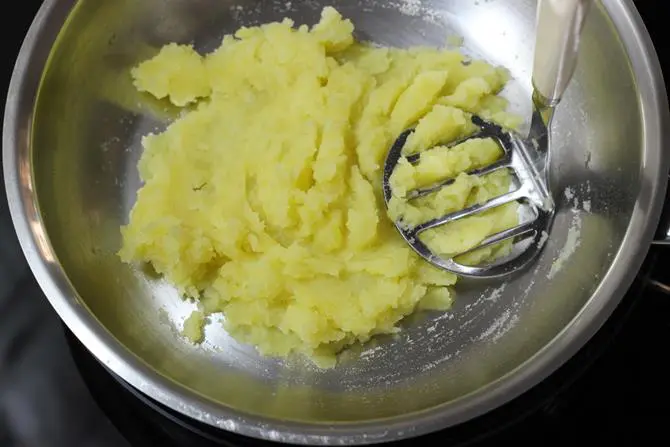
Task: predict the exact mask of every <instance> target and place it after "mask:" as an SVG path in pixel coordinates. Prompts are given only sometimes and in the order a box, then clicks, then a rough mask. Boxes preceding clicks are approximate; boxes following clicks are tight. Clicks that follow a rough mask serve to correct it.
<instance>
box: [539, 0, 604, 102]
mask: <svg viewBox="0 0 670 447" xmlns="http://www.w3.org/2000/svg"><path fill="white" fill-rule="evenodd" d="M593 1H594V0H539V1H538V7H537V26H536V30H537V33H536V38H535V49H534V54H535V56H534V58H533V76H532V80H533V86H534V87H535V90H536V91H537V92H538V94H539V96H540V97H542V99H543V102H545V103H546V104H548V105H556V104H557V103H558V102H559V101H560V100H561V98H562V97H563V93H565V89H566V88H568V84H569V83H570V80H571V79H572V75H573V73H574V71H575V67H576V66H577V59H578V54H579V41H580V38H581V32H582V28H583V27H584V21H585V20H586V15H587V13H588V11H589V10H590V9H591V3H593Z"/></svg>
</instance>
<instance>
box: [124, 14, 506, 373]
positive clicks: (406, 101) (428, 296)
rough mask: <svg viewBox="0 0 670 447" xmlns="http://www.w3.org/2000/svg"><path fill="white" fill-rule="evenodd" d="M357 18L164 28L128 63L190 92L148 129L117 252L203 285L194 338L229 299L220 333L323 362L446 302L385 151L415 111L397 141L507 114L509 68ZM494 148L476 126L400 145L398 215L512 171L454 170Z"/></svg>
mask: <svg viewBox="0 0 670 447" xmlns="http://www.w3.org/2000/svg"><path fill="white" fill-rule="evenodd" d="M353 29H354V27H353V25H352V23H351V22H350V21H349V20H344V19H343V18H342V17H341V16H340V14H339V13H338V12H337V11H335V10H334V9H333V8H325V9H324V10H323V13H322V17H321V21H320V22H319V23H318V24H317V25H315V26H314V27H312V28H308V27H307V26H305V25H302V26H300V27H299V28H297V29H296V28H294V27H293V23H292V22H291V21H290V20H288V19H286V20H284V21H283V22H281V23H270V24H267V25H263V26H260V27H252V28H242V29H240V30H239V31H237V32H236V33H235V35H234V36H233V35H229V36H226V37H225V38H224V39H223V43H222V45H221V47H220V48H219V49H217V50H216V51H214V52H213V53H211V54H208V55H206V56H201V55H199V54H197V53H196V52H195V51H194V50H193V49H192V48H191V47H189V46H183V45H175V44H171V45H168V46H166V47H164V48H163V49H161V50H160V52H159V53H158V54H157V55H156V56H155V57H154V58H153V59H151V60H149V61H146V62H144V63H142V64H140V65H139V66H137V67H136V68H134V69H133V71H132V76H133V79H134V83H135V86H136V87H137V89H138V90H140V91H144V92H148V93H149V94H151V95H153V96H155V97H157V98H168V99H169V100H170V101H171V102H172V103H174V104H175V105H178V106H185V105H190V107H191V109H190V110H189V111H188V112H187V113H185V114H184V116H183V117H182V118H180V119H178V120H177V121H175V122H174V123H172V124H171V125H170V126H169V127H168V128H167V130H165V131H164V132H162V133H159V134H150V135H147V136H146V137H145V138H144V139H143V146H144V153H143V156H142V159H141V161H140V163H139V172H140V175H141V178H142V180H143V181H144V185H143V187H142V188H141V189H140V191H139V192H138V195H137V202H136V204H135V206H134V207H133V210H132V212H131V215H130V221H129V224H128V225H127V226H125V227H123V228H122V235H123V247H122V249H121V251H120V256H121V258H122V259H123V260H124V261H125V262H129V263H130V262H148V263H151V264H152V265H153V267H154V269H155V270H156V271H157V272H159V273H160V274H162V275H164V276H165V277H166V278H167V279H168V280H169V281H170V282H171V283H173V284H174V285H175V286H176V287H178V288H179V290H180V292H181V293H182V294H183V295H185V296H186V297H188V298H192V299H195V300H197V301H198V302H199V308H200V311H199V312H198V313H196V314H194V315H193V316H192V317H191V318H190V319H189V320H188V322H187V325H186V328H185V331H184V333H185V335H187V336H189V337H190V338H192V339H193V341H194V342H198V341H199V340H201V339H202V330H201V326H202V324H203V322H204V321H205V318H204V315H207V314H211V313H214V312H223V314H224V316H225V326H226V329H227V330H228V331H229V333H230V334H231V335H232V336H234V337H236V338H237V339H239V340H241V341H243V342H246V343H251V344H253V345H255V346H256V347H257V348H258V350H259V351H260V352H261V353H263V354H266V355H276V356H286V355H288V354H290V353H293V352H296V353H303V354H305V355H307V356H309V357H310V358H311V359H313V360H314V361H315V362H316V363H317V364H319V365H321V366H332V365H334V363H335V355H336V354H337V353H338V352H339V351H340V350H342V349H343V347H345V346H347V345H350V344H352V343H355V342H358V341H361V342H364V341H366V340H368V339H370V337H372V336H374V335H375V334H384V333H394V332H396V331H397V330H398V329H397V324H398V322H399V321H400V320H401V319H402V318H403V317H404V316H406V315H408V314H410V313H412V312H413V311H414V310H415V309H418V308H420V309H439V310H445V309H448V308H449V306H450V305H451V302H452V294H451V291H450V289H449V287H450V286H452V285H453V284H454V283H455V282H456V279H457V278H456V277H455V276H454V275H452V274H449V273H446V272H442V271H438V270H436V269H434V268H433V267H431V266H430V265H429V264H427V263H425V262H423V261H420V260H419V258H418V257H417V256H416V255H415V254H414V252H413V251H412V250H411V248H410V247H409V246H407V245H406V244H405V242H404V241H403V240H402V238H401V237H400V236H399V235H398V234H397V231H396V230H395V228H393V224H392V222H391V220H390V219H389V218H388V217H387V216H386V210H385V207H384V204H383V201H382V199H381V194H380V191H381V167H382V165H383V161H384V157H385V156H386V153H387V151H388V149H389V147H390V145H391V144H392V143H393V141H394V139H395V138H396V137H397V136H398V134H399V133H401V132H402V131H403V130H404V129H406V128H408V127H411V126H415V125H417V123H418V125H417V127H416V132H415V133H414V134H413V135H412V136H411V137H410V139H409V141H408V143H407V146H406V148H405V150H406V151H407V152H417V151H422V150H424V149H426V148H428V147H430V146H433V145H436V144H440V143H445V142H448V141H450V140H453V139H455V138H459V137H461V136H463V135H467V134H468V133H469V132H472V130H473V129H472V124H471V123H470V120H469V113H472V112H476V113H478V114H480V115H483V116H487V117H490V118H491V119H495V120H497V121H498V122H501V123H503V124H508V125H509V124H510V123H513V122H514V121H513V120H514V118H513V117H511V116H509V115H507V114H506V113H505V112H504V109H505V105H506V104H505V103H504V101H503V100H501V99H500V98H498V97H496V96H495V94H496V93H497V92H498V91H499V90H500V89H501V88H502V87H503V85H504V84H505V82H506V81H507V73H506V72H505V71H504V70H502V69H499V68H495V67H492V66H490V65H488V64H486V63H484V62H481V61H472V62H469V61H468V62H469V63H468V62H466V61H465V58H464V56H463V55H462V54H460V53H458V52H456V51H443V50H438V49H432V48H415V49H408V50H405V49H393V48H379V47H373V46H370V45H366V44H362V43H356V42H354V38H353V36H352V32H353ZM426 154H428V152H427V153H426ZM499 155H500V153H499V150H498V149H497V146H495V145H492V144H491V143H490V142H487V141H486V140H478V141H473V142H469V143H465V144H462V145H459V146H457V147H455V148H452V149H439V150H437V152H435V154H433V155H430V156H428V155H426V158H425V159H422V160H421V162H420V163H419V164H418V165H416V166H412V165H411V164H409V163H407V161H406V160H403V161H402V162H401V164H400V166H399V167H398V169H397V172H396V173H395V174H394V177H393V185H394V190H395V191H396V197H395V198H394V200H393V201H392V203H391V206H390V208H389V213H390V215H391V216H392V217H393V218H399V217H403V218H404V219H405V220H406V221H408V222H409V221H417V222H418V221H420V220H425V219H426V218H427V217H428V216H430V215H431V213H432V214H435V213H442V212H445V211H447V210H452V209H456V208H459V207H463V206H464V205H467V204H468V203H473V202H477V201H481V200H485V199H486V198H487V197H489V196H490V195H492V194H498V193H500V192H503V191H504V190H506V188H508V186H509V176H508V175H507V174H506V173H504V172H503V173H497V174H494V175H490V176H489V177H487V178H483V179H482V178H474V177H472V176H468V175H466V174H460V173H461V172H462V171H464V170H467V169H470V168H472V167H475V166H478V165H481V164H484V163H487V162H490V161H491V160H494V159H495V158H497V157H498V156H499ZM459 174H460V175H459ZM444 176H455V177H456V181H455V182H454V183H453V184H452V185H451V186H449V187H448V188H445V189H444V190H442V191H441V192H440V193H439V194H436V195H435V196H429V197H426V198H423V199H422V200H420V201H415V202H408V201H407V200H405V199H404V194H405V193H406V192H407V191H408V190H409V189H411V188H414V187H416V186H418V185H421V184H424V183H429V182H431V181H433V180H435V179H436V178H438V177H440V178H441V177H444ZM513 211H514V210H512V209H511V207H506V208H500V209H496V210H493V211H490V212H488V213H487V214H486V215H483V216H477V217H474V218H470V219H468V220H467V221H464V222H458V223H457V224H458V225H456V224H454V225H452V226H451V227H450V228H444V229H442V228H441V229H438V230H434V231H432V232H426V236H425V237H426V240H428V241H429V242H430V243H431V244H432V246H433V247H435V248H436V249H437V250H439V251H441V252H442V253H450V252H454V251H458V250H461V249H462V248H463V247H466V246H470V247H472V246H473V245H475V244H477V243H478V242H479V241H481V240H482V239H483V238H484V237H486V235H487V234H490V233H491V232H492V231H495V230H496V229H497V228H499V227H500V226H502V225H504V224H506V223H510V222H513V221H514V220H515V219H516V214H515V213H514V212H513ZM468 248H469V247H468ZM492 254H493V253H492V250H490V249H489V250H488V251H486V252H485V253H483V254H482V253H480V254H479V256H480V257H486V256H491V255H492ZM201 312H202V313H201Z"/></svg>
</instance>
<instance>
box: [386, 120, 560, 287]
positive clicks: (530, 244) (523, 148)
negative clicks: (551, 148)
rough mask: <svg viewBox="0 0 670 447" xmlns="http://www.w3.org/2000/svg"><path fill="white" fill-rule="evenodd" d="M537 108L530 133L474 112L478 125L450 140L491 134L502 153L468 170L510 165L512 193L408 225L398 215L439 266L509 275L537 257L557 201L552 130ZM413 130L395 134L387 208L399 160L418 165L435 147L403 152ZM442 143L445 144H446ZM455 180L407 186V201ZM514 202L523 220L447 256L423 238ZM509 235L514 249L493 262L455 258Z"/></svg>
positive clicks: (412, 240) (410, 238) (403, 229)
mask: <svg viewBox="0 0 670 447" xmlns="http://www.w3.org/2000/svg"><path fill="white" fill-rule="evenodd" d="M538 113H539V112H537V111H536V115H535V116H534V119H533V123H532V124H531V133H530V135H531V136H529V137H521V136H520V135H518V134H516V133H514V132H510V131H507V130H504V129H503V128H502V127H501V126H499V125H497V124H495V123H492V122H489V121H486V120H484V119H482V118H481V117H479V116H476V115H473V116H472V117H471V119H472V123H473V124H474V125H475V126H476V127H477V128H478V131H477V132H475V133H474V134H472V135H470V136H468V137H466V138H464V139H461V140H458V141H456V142H451V143H450V144H448V145H447V148H450V147H454V146H456V145H458V144H461V143H463V142H464V141H467V140H471V139H484V138H489V139H492V140H493V141H495V142H496V143H497V144H498V145H499V146H500V148H501V149H502V153H503V155H502V157H501V158H499V159H498V160H497V161H495V162H494V163H492V164H489V165H487V166H484V167H479V168H477V169H473V170H471V171H468V172H466V173H467V174H469V175H477V176H485V175H487V174H491V173H493V172H495V171H498V170H501V169H506V170H508V171H509V172H510V173H511V175H512V179H513V181H512V187H511V188H510V191H509V192H507V193H504V194H502V195H498V196H495V197H492V198H489V199H488V200H486V201H484V202H482V203H477V204H474V205H472V206H468V207H466V208H463V209H461V210H458V211H452V212H447V213H445V214H443V215H441V216H439V217H435V218H432V219H429V220H426V221H425V222H422V223H419V224H415V225H408V224H407V223H406V222H404V221H403V220H402V219H397V220H395V221H394V224H395V227H396V228H397V229H398V231H399V232H400V234H401V235H402V237H403V238H404V239H405V241H407V243H408V244H409V245H410V246H411V247H412V248H413V249H414V251H415V252H416V253H418V254H419V255H420V256H421V257H422V258H423V259H425V260H426V261H428V262H429V263H431V264H433V265H434V266H436V267H438V268H441V269H444V270H447V271H449V272H452V273H455V274H457V275H460V276H465V277H475V278H498V277H502V276H507V275H511V274H512V273H514V272H517V271H519V270H522V269H524V268H526V267H527V266H528V265H529V264H530V263H531V262H532V261H533V260H534V259H535V258H536V257H537V256H538V254H539V253H540V252H541V250H542V248H543V246H544V243H545V241H546V239H547V237H548V234H549V229H550V226H551V224H552V222H553V218H554V201H553V198H552V196H551V194H550V191H549V188H548V182H547V169H548V134H547V132H546V127H545V126H544V120H543V119H541V118H542V117H540V116H539V115H538ZM537 127H541V128H542V129H543V131H541V132H537V131H534V128H535V130H537ZM413 132H414V129H409V130H406V131H405V132H403V133H402V134H401V135H400V136H399V137H398V138H397V139H396V141H395V143H394V144H393V146H392V147H391V150H390V151H389V152H388V154H387V157H386V161H385V164H384V172H383V194H384V201H385V203H386V206H387V207H388V206H389V202H390V201H391V199H392V197H393V195H394V191H393V188H392V184H391V176H392V174H393V172H394V170H395V168H396V167H397V166H398V163H399V161H400V160H401V159H402V158H405V159H406V160H407V161H408V162H409V163H411V164H417V163H420V162H421V155H422V154H425V153H427V152H428V151H430V150H432V149H427V150H424V151H422V152H419V153H415V154H411V155H404V154H403V147H404V146H405V143H406V142H407V139H408V137H409V136H410V135H411V134H412V133H413ZM441 147H444V145H443V146H441ZM453 181H454V177H451V178H445V179H441V180H440V181H438V182H436V183H434V184H432V185H429V186H427V187H424V188H420V189H419V188H417V189H414V190H411V191H407V193H406V194H405V195H404V198H403V200H407V201H413V200H416V199H418V198H420V197H425V196H427V195H429V194H434V193H436V192H437V191H439V190H440V189H442V188H446V187H448V186H449V185H450V184H451V183H453ZM511 202H518V203H519V204H520V207H519V210H520V212H519V223H518V224H517V225H515V226H512V227H509V228H507V229H505V230H503V231H498V232H495V233H493V234H490V235H488V236H487V237H485V238H484V239H483V240H481V241H479V242H478V243H476V244H474V245H473V246H472V247H470V248H468V249H466V250H464V251H462V252H459V253H450V254H449V255H448V256H445V255H440V254H439V253H436V252H435V251H433V250H431V248H430V247H429V246H428V244H426V243H425V242H424V241H423V240H422V238H421V235H422V234H423V233H424V232H427V231H430V230H433V229H436V228H438V227H442V226H443V225H447V224H449V223H452V222H455V221H457V220H460V219H465V218H466V217H469V216H474V215H477V214H480V213H484V212H486V211H488V210H492V209H494V208H497V207H499V206H502V205H505V204H508V203H511ZM510 239H511V240H513V246H512V250H511V252H510V253H508V254H506V255H505V256H503V257H501V258H498V259H495V260H492V261H490V262H489V261H483V262H482V263H479V264H477V265H465V264H463V263H461V262H459V261H458V260H457V258H458V257H460V256H462V255H466V254H468V253H471V252H473V251H475V250H479V249H481V248H483V247H490V246H492V245H494V244H498V243H501V242H503V241H506V240H510Z"/></svg>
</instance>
